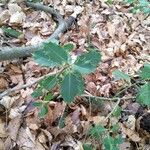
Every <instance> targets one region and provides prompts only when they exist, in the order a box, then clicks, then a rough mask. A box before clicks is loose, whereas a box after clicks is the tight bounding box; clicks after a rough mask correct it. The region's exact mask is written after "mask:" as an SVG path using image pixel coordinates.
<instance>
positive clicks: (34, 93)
mask: <svg viewBox="0 0 150 150" xmlns="http://www.w3.org/2000/svg"><path fill="white" fill-rule="evenodd" d="M42 89H43V88H42V87H38V88H37V89H36V90H35V91H34V92H33V93H32V94H31V96H32V97H33V98H38V97H40V96H41V95H42V94H43V92H42Z"/></svg>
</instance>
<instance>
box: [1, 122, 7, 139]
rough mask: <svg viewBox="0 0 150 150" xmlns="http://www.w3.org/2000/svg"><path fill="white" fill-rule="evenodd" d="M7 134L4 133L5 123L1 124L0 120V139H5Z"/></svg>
mask: <svg viewBox="0 0 150 150" xmlns="http://www.w3.org/2000/svg"><path fill="white" fill-rule="evenodd" d="M7 135H8V134H7V132H6V128H5V122H3V121H2V120H1V119H0V138H5V137H7Z"/></svg>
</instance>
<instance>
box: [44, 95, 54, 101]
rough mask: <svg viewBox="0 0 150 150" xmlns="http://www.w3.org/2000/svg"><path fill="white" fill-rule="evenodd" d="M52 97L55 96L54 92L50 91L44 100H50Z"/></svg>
mask: <svg viewBox="0 0 150 150" xmlns="http://www.w3.org/2000/svg"><path fill="white" fill-rule="evenodd" d="M52 98H53V95H52V93H48V94H47V95H46V96H45V97H44V101H46V102H49V101H51V99H52Z"/></svg>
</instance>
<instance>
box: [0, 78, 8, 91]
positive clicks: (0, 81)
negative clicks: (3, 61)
mask: <svg viewBox="0 0 150 150" xmlns="http://www.w3.org/2000/svg"><path fill="white" fill-rule="evenodd" d="M7 88H8V82H7V80H6V79H5V78H3V77H0V92H1V91H4V90H5V89H7Z"/></svg>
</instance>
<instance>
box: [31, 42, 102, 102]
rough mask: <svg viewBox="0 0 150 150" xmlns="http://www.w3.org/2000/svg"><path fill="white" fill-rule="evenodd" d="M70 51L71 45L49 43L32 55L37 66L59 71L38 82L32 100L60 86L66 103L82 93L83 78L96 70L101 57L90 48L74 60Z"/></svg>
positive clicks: (96, 51) (95, 50)
mask: <svg viewBox="0 0 150 150" xmlns="http://www.w3.org/2000/svg"><path fill="white" fill-rule="evenodd" d="M72 50H73V45H72V44H66V45H64V46H60V45H58V44H56V43H54V42H49V43H45V44H44V45H43V47H41V48H40V49H38V50H37V51H35V52H34V53H33V58H34V60H35V62H37V63H38V64H39V65H41V66H44V67H48V68H54V67H55V68H58V69H59V70H61V71H60V72H59V73H58V74H56V75H53V76H48V77H46V78H45V79H43V80H41V81H40V82H39V85H38V87H37V89H36V90H35V91H34V92H33V93H32V96H33V97H34V98H38V97H40V96H43V95H45V94H47V93H48V92H49V91H50V90H52V89H53V88H54V87H55V86H57V85H58V86H60V93H61V95H62V98H63V99H64V101H65V102H66V103H71V102H72V101H73V100H74V98H75V96H78V95H81V94H82V93H83V92H84V79H83V76H84V75H85V74H89V73H91V72H93V71H94V70H95V69H96V67H97V65H98V63H99V62H100V60H101V55H100V52H98V50H97V49H94V48H91V47H90V48H88V51H87V52H85V53H83V54H82V55H80V56H77V58H76V59H75V60H74V59H73V58H72V57H71V54H70V53H71V51H72Z"/></svg>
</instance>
